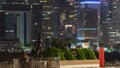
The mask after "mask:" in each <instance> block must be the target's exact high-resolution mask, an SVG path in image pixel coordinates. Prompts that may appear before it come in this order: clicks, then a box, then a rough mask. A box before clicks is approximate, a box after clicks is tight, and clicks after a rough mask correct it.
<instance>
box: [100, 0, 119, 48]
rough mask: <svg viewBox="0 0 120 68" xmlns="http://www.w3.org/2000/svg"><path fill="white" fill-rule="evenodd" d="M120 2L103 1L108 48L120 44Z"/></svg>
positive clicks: (103, 26)
mask: <svg viewBox="0 0 120 68" xmlns="http://www.w3.org/2000/svg"><path fill="white" fill-rule="evenodd" d="M119 3H120V1H119V0H103V1H102V6H101V8H103V10H102V12H101V21H102V31H103V40H104V42H103V43H104V44H105V46H107V47H110V46H113V45H116V44H119V43H120V40H119V39H120V38H119V37H120V28H119V27H120V20H119V19H120V11H119V10H120V5H119Z"/></svg>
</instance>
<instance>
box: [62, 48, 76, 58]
mask: <svg viewBox="0 0 120 68" xmlns="http://www.w3.org/2000/svg"><path fill="white" fill-rule="evenodd" d="M64 56H65V58H66V59H67V60H74V59H75V58H74V56H73V53H72V51H71V50H67V49H66V50H65V54H64Z"/></svg>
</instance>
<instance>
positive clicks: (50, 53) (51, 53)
mask: <svg viewBox="0 0 120 68" xmlns="http://www.w3.org/2000/svg"><path fill="white" fill-rule="evenodd" d="M44 56H45V57H60V59H61V60H64V59H65V58H64V52H62V51H61V50H60V49H58V48H56V47H48V48H47V49H45V51H44Z"/></svg>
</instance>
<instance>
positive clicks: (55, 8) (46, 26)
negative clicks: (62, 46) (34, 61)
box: [40, 0, 60, 38]
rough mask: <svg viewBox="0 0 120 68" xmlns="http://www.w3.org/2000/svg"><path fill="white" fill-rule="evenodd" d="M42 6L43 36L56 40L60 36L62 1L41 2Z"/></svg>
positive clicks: (47, 0)
mask: <svg viewBox="0 0 120 68" xmlns="http://www.w3.org/2000/svg"><path fill="white" fill-rule="evenodd" d="M40 3H41V5H42V17H43V18H42V29H43V30H42V34H43V36H44V38H56V37H58V34H59V23H60V21H59V17H60V16H59V12H60V11H59V10H60V0H40Z"/></svg>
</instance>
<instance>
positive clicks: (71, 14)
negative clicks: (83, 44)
mask: <svg viewBox="0 0 120 68" xmlns="http://www.w3.org/2000/svg"><path fill="white" fill-rule="evenodd" d="M60 24H61V29H60V30H61V31H60V36H61V37H62V38H64V39H67V38H72V39H76V37H77V34H76V33H77V32H76V25H77V14H76V1H75V0H66V1H63V3H62V7H61V14H60Z"/></svg>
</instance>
